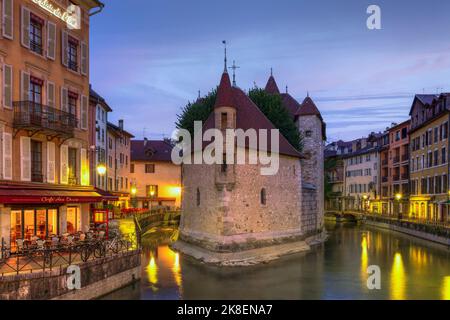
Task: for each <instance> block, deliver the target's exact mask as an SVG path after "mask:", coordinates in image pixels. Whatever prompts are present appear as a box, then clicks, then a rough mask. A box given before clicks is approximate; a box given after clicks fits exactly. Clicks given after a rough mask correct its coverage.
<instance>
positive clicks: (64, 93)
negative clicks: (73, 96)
mask: <svg viewBox="0 0 450 320" xmlns="http://www.w3.org/2000/svg"><path fill="white" fill-rule="evenodd" d="M61 110H62V111H64V112H69V91H68V90H67V88H64V87H62V88H61Z"/></svg>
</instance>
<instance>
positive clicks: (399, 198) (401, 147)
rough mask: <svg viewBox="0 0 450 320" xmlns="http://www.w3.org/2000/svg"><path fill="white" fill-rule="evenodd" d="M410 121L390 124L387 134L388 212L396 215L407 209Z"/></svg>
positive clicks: (405, 211)
mask: <svg viewBox="0 0 450 320" xmlns="http://www.w3.org/2000/svg"><path fill="white" fill-rule="evenodd" d="M410 124H411V121H410V120H408V121H404V122H402V123H400V124H398V125H394V126H392V127H391V128H390V129H389V130H388V134H389V141H390V143H389V154H388V156H389V157H388V172H389V185H388V187H389V193H388V197H389V207H388V212H387V213H388V214H389V215H394V216H398V215H401V214H403V213H407V212H408V210H409V193H410V192H409V174H410V172H409V131H410V129H411V125H410Z"/></svg>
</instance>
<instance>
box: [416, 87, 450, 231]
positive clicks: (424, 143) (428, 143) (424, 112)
mask: <svg viewBox="0 0 450 320" xmlns="http://www.w3.org/2000/svg"><path fill="white" fill-rule="evenodd" d="M449 109H450V98H449V95H448V94H441V95H440V96H435V95H416V97H415V99H414V102H413V105H412V107H411V112H410V116H411V131H410V144H411V147H410V150H411V157H410V167H411V176H410V180H411V197H410V209H409V215H408V216H409V217H410V218H414V219H419V220H426V221H434V222H447V221H449V216H448V200H449V199H448V197H449V187H448V176H449V167H448V150H449V142H448V141H449V139H448V130H449Z"/></svg>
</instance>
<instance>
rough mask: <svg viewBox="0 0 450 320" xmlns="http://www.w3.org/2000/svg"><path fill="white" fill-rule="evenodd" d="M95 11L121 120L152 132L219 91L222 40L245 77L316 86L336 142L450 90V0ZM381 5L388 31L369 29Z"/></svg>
mask: <svg viewBox="0 0 450 320" xmlns="http://www.w3.org/2000/svg"><path fill="white" fill-rule="evenodd" d="M104 2H105V4H106V8H105V9H104V11H103V12H102V13H101V14H99V15H96V16H94V17H92V19H91V52H90V54H91V83H92V85H93V87H94V88H95V90H96V91H97V92H98V93H99V94H101V95H102V96H104V97H105V98H106V100H107V101H108V102H109V104H110V106H111V107H112V108H113V110H114V112H113V113H112V114H111V115H110V121H112V122H117V120H118V119H120V118H123V119H125V127H126V128H127V129H128V130H129V131H131V132H132V133H134V134H135V135H136V138H138V139H142V138H143V134H144V131H145V134H146V136H147V137H148V138H153V139H159V138H162V135H163V134H165V135H166V136H170V135H171V133H172V130H174V129H175V125H174V122H175V120H176V114H177V113H179V112H180V109H181V107H183V106H184V105H185V104H186V103H187V102H188V101H192V100H194V99H196V97H197V95H198V90H200V91H201V92H202V94H206V93H207V92H208V91H209V90H210V89H212V88H213V87H215V86H216V85H217V84H218V82H219V79H220V74H221V72H222V70H223V46H222V40H224V39H226V40H227V42H228V52H229V61H230V63H231V62H232V61H233V60H236V63H237V64H238V65H239V66H240V69H239V70H238V71H237V84H238V86H240V87H241V88H243V89H248V88H250V87H252V86H253V82H256V83H257V85H258V86H260V87H264V85H265V83H266V81H267V78H268V76H269V73H270V68H271V67H273V69H274V76H275V78H276V80H277V82H278V85H279V87H280V89H281V90H283V91H284V88H285V86H286V85H288V86H289V93H291V95H292V96H294V97H295V98H297V99H298V100H303V98H304V97H305V96H306V92H307V91H309V93H310V95H311V97H312V98H313V99H314V100H315V102H316V104H317V106H318V107H319V109H320V110H321V112H322V115H323V117H324V119H325V121H326V123H327V125H328V139H329V140H330V141H333V140H337V139H347V140H348V139H354V138H358V137H362V136H364V135H367V134H368V133H370V132H371V131H382V130H384V129H385V128H386V127H387V126H389V125H390V124H391V122H393V121H402V120H406V119H407V118H408V113H409V108H410V106H411V103H412V98H413V95H414V94H415V93H423V92H425V93H436V92H437V91H446V90H447V91H450V55H449V52H450V39H449V38H450V17H449V15H448V12H450V2H449V1H442V0H440V1H438V0H431V1H411V0H410V1H365V0H346V1H336V0H329V1H328V0H323V1H322V0H319V1H317V0H316V1H307V0H278V1H273V0H272V1H269V0H246V1H242V0H240V1H236V0H228V1H220V2H219V1H213V0H192V1H175V0H150V1H149V0H132V1H119V0H105V1H104ZM370 4H377V5H379V6H380V7H381V10H382V11H381V12H382V30H368V29H367V27H366V19H367V17H368V14H367V13H366V9H367V7H368V6H369V5H370Z"/></svg>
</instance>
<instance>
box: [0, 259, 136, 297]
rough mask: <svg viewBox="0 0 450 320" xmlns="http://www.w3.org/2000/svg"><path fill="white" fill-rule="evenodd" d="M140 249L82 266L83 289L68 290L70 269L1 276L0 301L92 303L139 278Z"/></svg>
mask: <svg viewBox="0 0 450 320" xmlns="http://www.w3.org/2000/svg"><path fill="white" fill-rule="evenodd" d="M140 266H141V256H140V250H136V251H132V252H131V251H130V252H126V253H121V254H118V255H115V256H113V257H107V258H103V259H97V260H94V261H89V262H86V263H83V264H80V265H79V267H80V276H81V289H79V290H69V289H68V288H67V279H68V277H69V274H67V267H64V268H61V269H60V268H57V269H56V270H52V271H46V272H36V273H27V274H18V275H11V276H4V277H0V300H50V299H63V300H64V299H67V300H68V299H72V300H89V299H95V298H98V297H101V296H103V295H105V294H107V293H110V292H112V291H114V290H117V289H120V288H122V287H124V286H126V285H128V284H130V283H132V282H134V281H136V280H138V279H139V278H140V274H141V270H140V269H141V268H140Z"/></svg>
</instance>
